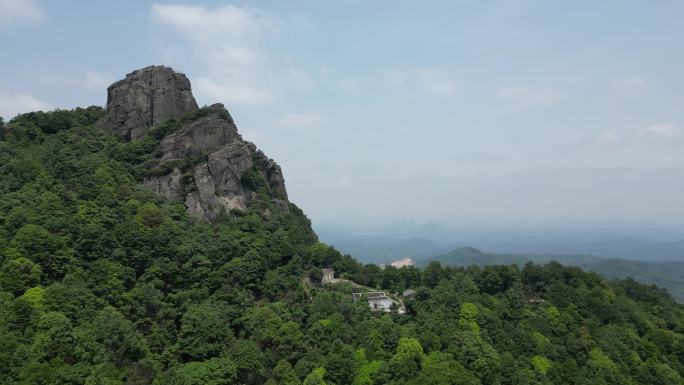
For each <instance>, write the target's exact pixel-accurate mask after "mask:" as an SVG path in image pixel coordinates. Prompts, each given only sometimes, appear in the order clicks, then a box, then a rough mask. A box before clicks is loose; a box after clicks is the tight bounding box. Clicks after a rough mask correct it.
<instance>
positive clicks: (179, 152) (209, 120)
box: [97, 66, 289, 221]
mask: <svg viewBox="0 0 684 385" xmlns="http://www.w3.org/2000/svg"><path fill="white" fill-rule="evenodd" d="M97 126H98V127H100V128H103V129H106V130H111V131H113V132H115V133H117V134H119V135H120V136H122V137H123V138H124V139H125V140H128V141H133V140H144V139H145V138H148V137H150V136H151V137H153V138H155V139H156V140H157V142H156V144H157V148H156V151H155V159H154V160H153V161H152V162H151V164H150V165H149V166H150V169H151V170H153V172H152V173H151V174H150V175H148V176H147V177H146V178H145V180H144V181H145V184H146V185H148V186H149V187H150V188H152V189H153V190H154V191H155V192H157V193H158V194H159V195H161V196H162V197H164V198H166V199H168V200H171V201H179V202H184V203H185V205H186V207H187V208H188V211H189V212H190V214H192V215H193V216H195V217H197V218H200V219H203V220H207V221H210V220H212V219H213V218H215V217H216V216H217V215H218V214H219V213H221V212H223V211H230V210H245V209H246V208H247V207H248V206H250V205H253V204H256V203H257V202H259V203H261V204H262V206H263V207H261V208H262V209H263V210H262V211H270V210H273V209H275V210H280V211H288V210H289V205H288V200H287V191H286V189H285V179H284V178H283V174H282V171H281V169H280V166H278V164H276V163H275V162H274V161H273V160H272V159H269V158H268V157H267V156H266V155H264V153H263V152H261V151H260V150H258V149H257V148H256V146H255V145H254V144H253V143H250V142H248V141H245V140H243V139H242V137H241V136H240V134H239V133H238V131H237V127H236V126H235V122H234V121H233V118H232V117H231V116H230V114H229V113H228V111H227V110H226V109H225V108H224V106H223V105H222V104H214V105H212V106H209V107H205V108H198V106H197V102H196V101H195V98H194V97H193V95H192V90H191V85H190V81H189V80H188V78H187V77H186V76H185V75H184V74H181V73H178V72H175V71H174V70H173V69H171V68H169V67H166V66H150V67H145V68H142V69H139V70H137V71H133V72H131V73H129V74H128V75H126V78H125V79H123V80H119V81H117V82H115V83H114V84H112V85H111V86H109V88H108V89H107V109H106V114H105V116H104V117H103V118H101V119H100V120H99V121H98V122H97Z"/></svg>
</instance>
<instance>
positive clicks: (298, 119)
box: [276, 112, 327, 128]
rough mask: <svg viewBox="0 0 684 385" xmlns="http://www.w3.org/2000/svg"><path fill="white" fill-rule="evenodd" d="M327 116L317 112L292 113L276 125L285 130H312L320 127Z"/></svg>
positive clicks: (284, 116) (283, 117) (279, 120)
mask: <svg viewBox="0 0 684 385" xmlns="http://www.w3.org/2000/svg"><path fill="white" fill-rule="evenodd" d="M326 120H327V116H325V115H323V114H319V113H315V112H305V113H290V114H285V115H283V116H282V117H281V118H280V119H278V120H277V121H276V125H277V126H279V127H285V128H310V127H315V126H318V125H320V124H321V123H323V122H325V121H326Z"/></svg>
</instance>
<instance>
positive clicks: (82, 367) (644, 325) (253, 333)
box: [0, 107, 684, 385]
mask: <svg viewBox="0 0 684 385" xmlns="http://www.w3.org/2000/svg"><path fill="white" fill-rule="evenodd" d="M205 113H206V109H200V110H199V111H198V112H195V113H192V114H189V115H185V116H183V117H180V118H178V119H175V120H170V121H165V122H163V123H160V124H157V125H155V126H153V127H152V128H151V129H150V131H149V132H147V133H146V134H144V135H142V136H140V137H138V138H135V139H132V140H124V139H122V138H121V137H120V136H118V135H115V134H113V133H111V132H108V131H106V130H102V129H100V128H96V127H95V126H94V124H95V122H96V121H98V119H100V118H101V117H102V116H103V114H104V112H103V110H102V109H101V108H98V107H90V108H87V109H76V110H73V111H54V112H50V113H41V112H38V113H30V114H25V115H21V116H19V117H17V118H15V119H13V120H12V121H10V122H9V123H8V124H7V125H6V126H5V127H3V128H2V131H1V132H2V137H1V138H0V263H1V265H0V288H1V293H0V315H1V316H0V383H2V384H26V385H29V384H31V385H40V384H46V385H47V384H93V385H94V384H108V385H116V384H141V385H142V384H156V385H169V384H187V385H191V384H192V385H195V384H196V385H221V384H266V383H267V384H286V385H295V384H303V385H314V384H337V385H343V384H354V385H370V384H397V385H398V384H415V385H418V384H421V385H425V384H434V385H437V384H439V385H445V384H473V385H475V384H501V385H504V384H511V385H512V384H516V385H518V384H520V385H522V384H568V385H570V384H620V385H625V384H653V385H656V384H657V385H662V384H682V383H684V382H682V375H684V308H683V307H682V306H680V305H678V304H676V303H675V302H674V301H673V300H672V299H671V298H670V297H669V295H667V294H666V293H664V292H663V291H662V290H659V289H657V288H655V287H653V286H644V285H641V284H638V283H636V282H634V281H632V280H624V281H616V282H607V281H605V280H603V279H602V278H600V277H599V276H598V275H596V274H593V273H586V272H583V271H582V270H580V269H578V268H570V267H563V266H560V265H558V264H555V263H551V264H548V265H546V266H543V267H542V266H537V265H531V264H528V265H525V266H524V267H515V266H497V267H484V268H479V267H471V268H467V269H464V268H456V267H442V266H441V265H440V264H439V263H432V264H430V265H428V266H427V267H425V268H424V269H417V268H414V267H410V268H402V269H396V268H392V267H388V268H386V269H384V270H383V269H380V268H379V267H377V266H375V265H361V264H359V263H357V262H356V261H355V260H353V259H352V258H351V257H349V256H342V255H341V254H340V253H338V252H337V251H335V250H334V249H332V248H330V247H328V246H326V245H324V244H321V243H319V242H317V239H316V236H315V234H314V233H313V232H312V230H311V227H310V223H309V221H308V219H307V218H306V217H305V216H304V214H303V213H302V212H301V211H300V210H299V209H297V207H296V206H294V205H292V204H288V205H289V206H288V207H287V209H284V210H280V209H277V208H275V207H273V204H274V203H273V200H272V199H271V198H272V195H273V194H275V192H273V191H271V190H270V188H269V186H268V184H266V183H264V181H263V180H262V179H260V177H259V175H260V174H258V173H255V172H254V171H252V170H250V171H247V172H246V173H245V175H244V179H243V181H244V183H246V184H248V185H250V186H253V187H254V190H255V192H256V193H255V194H254V196H255V199H256V200H255V202H253V203H251V204H250V206H249V207H248V208H246V209H245V210H231V211H224V212H222V213H221V214H220V215H218V216H217V217H216V218H214V219H213V220H212V221H211V222H207V221H203V220H201V219H198V218H196V217H194V216H191V215H190V214H189V213H188V211H187V210H186V207H185V205H184V204H183V203H182V202H177V203H173V201H169V200H165V199H162V198H160V196H159V195H157V194H155V193H153V192H152V191H151V190H150V189H149V188H148V187H146V185H145V184H143V181H144V180H145V178H146V177H148V176H149V175H152V174H153V173H155V172H158V171H155V170H154V169H153V165H154V164H156V163H155V155H154V153H155V151H156V149H157V147H158V145H159V142H160V140H161V139H162V137H164V136H165V135H167V134H169V133H171V132H174V130H176V129H178V127H179V126H180V123H184V124H185V123H188V122H192V121H194V120H196V119H200V118H201V117H202V116H204V114H205ZM188 163H191V162H188ZM176 166H178V167H180V168H183V167H186V165H183V164H180V163H178V162H177V163H176ZM325 267H331V268H333V269H335V270H336V272H337V274H338V275H342V276H345V277H347V278H349V279H351V280H353V281H355V282H357V283H359V284H363V285H367V286H370V287H376V288H380V289H383V290H387V291H391V292H395V293H400V292H401V291H402V290H404V289H407V288H412V289H415V290H416V291H417V294H416V295H415V296H414V297H412V298H408V299H405V301H404V302H405V306H406V313H405V314H397V313H396V312H392V313H374V312H371V310H370V308H369V307H368V305H367V304H366V303H364V302H363V301H358V302H354V301H352V296H351V293H352V287H351V286H350V285H349V284H347V283H342V284H337V285H326V286H321V285H320V284H319V283H318V282H319V279H320V276H321V270H320V269H321V268H325ZM304 277H309V278H310V282H311V283H307V282H308V281H309V280H304V279H303V278H304Z"/></svg>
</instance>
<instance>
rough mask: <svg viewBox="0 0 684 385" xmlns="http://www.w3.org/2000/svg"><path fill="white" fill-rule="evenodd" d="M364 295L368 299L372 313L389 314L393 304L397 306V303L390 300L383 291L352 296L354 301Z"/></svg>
mask: <svg viewBox="0 0 684 385" xmlns="http://www.w3.org/2000/svg"><path fill="white" fill-rule="evenodd" d="M364 295H365V296H366V297H367V298H368V306H370V308H371V310H372V311H384V312H389V311H390V310H391V307H392V305H393V304H397V305H398V303H397V302H396V301H395V300H393V299H392V298H390V297H388V296H387V294H385V292H384V291H371V292H369V293H353V294H352V296H353V298H354V300H355V301H356V300H358V299H360V298H362V297H363V296H364Z"/></svg>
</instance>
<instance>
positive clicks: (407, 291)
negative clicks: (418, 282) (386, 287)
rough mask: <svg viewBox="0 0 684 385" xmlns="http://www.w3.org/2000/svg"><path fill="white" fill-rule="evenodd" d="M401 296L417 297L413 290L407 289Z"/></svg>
mask: <svg viewBox="0 0 684 385" xmlns="http://www.w3.org/2000/svg"><path fill="white" fill-rule="evenodd" d="M401 295H402V296H403V297H405V298H409V297H413V296H414V295H416V291H415V290H413V289H406V290H404V291H403V292H402V293H401Z"/></svg>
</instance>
